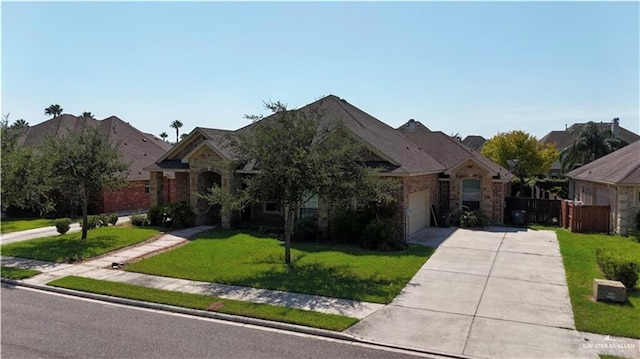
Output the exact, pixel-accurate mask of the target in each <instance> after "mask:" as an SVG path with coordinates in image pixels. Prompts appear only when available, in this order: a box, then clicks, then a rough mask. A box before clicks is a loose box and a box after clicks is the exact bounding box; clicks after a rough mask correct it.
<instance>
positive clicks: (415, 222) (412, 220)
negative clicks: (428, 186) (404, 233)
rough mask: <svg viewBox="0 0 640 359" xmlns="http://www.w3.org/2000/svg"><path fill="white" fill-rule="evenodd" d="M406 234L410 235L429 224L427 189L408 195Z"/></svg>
mask: <svg viewBox="0 0 640 359" xmlns="http://www.w3.org/2000/svg"><path fill="white" fill-rule="evenodd" d="M408 212H409V213H408V215H407V222H409V224H408V227H409V230H408V232H409V233H408V234H409V235H412V234H414V233H416V232H417V231H419V230H421V229H422V228H424V227H426V226H428V225H429V215H430V213H429V191H420V192H415V193H411V194H410V195H409V211H408Z"/></svg>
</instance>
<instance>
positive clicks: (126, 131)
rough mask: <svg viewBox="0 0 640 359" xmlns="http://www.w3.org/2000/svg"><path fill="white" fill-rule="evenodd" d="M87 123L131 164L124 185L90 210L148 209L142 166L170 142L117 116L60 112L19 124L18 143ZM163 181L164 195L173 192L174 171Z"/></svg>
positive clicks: (77, 128) (30, 143)
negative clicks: (49, 116) (86, 115)
mask: <svg viewBox="0 0 640 359" xmlns="http://www.w3.org/2000/svg"><path fill="white" fill-rule="evenodd" d="M87 126H89V127H93V128H95V129H97V130H98V131H99V132H100V133H102V134H104V135H106V136H107V137H108V138H109V140H110V141H111V143H114V144H116V145H117V146H118V150H119V152H120V155H121V157H122V159H123V160H124V161H125V162H127V163H129V164H130V165H129V171H128V173H127V182H128V183H127V186H126V187H124V188H122V189H120V190H117V191H112V192H104V193H101V194H100V195H99V196H98V197H97V198H95V199H94V200H93V201H92V204H91V209H92V212H95V213H104V212H127V211H136V210H146V209H148V208H149V207H150V203H151V195H150V187H149V172H148V171H146V170H145V169H144V167H146V166H149V165H151V164H153V161H155V160H156V159H158V158H159V157H160V156H162V155H163V154H165V153H166V152H167V151H168V150H170V149H171V147H172V146H171V145H170V144H169V143H167V142H165V141H162V140H161V139H159V138H156V137H155V136H153V135H151V134H148V133H143V132H141V131H139V130H138V129H136V128H135V127H133V126H131V125H130V124H129V123H127V122H124V121H122V120H121V119H119V118H118V117H115V116H111V117H109V118H106V119H104V120H95V119H93V118H85V117H76V116H73V115H69V114H63V115H60V116H58V117H55V118H52V119H50V120H48V121H45V122H42V123H40V124H37V125H34V126H29V127H24V128H21V129H20V136H19V137H18V142H17V144H18V146H23V147H38V146H39V145H41V144H42V143H43V142H44V140H45V138H46V137H47V136H49V135H52V136H56V137H62V136H64V135H65V134H67V133H70V132H73V133H79V132H81V131H82V130H83V129H84V128H85V127H87ZM163 181H164V182H165V183H166V185H165V190H166V192H167V193H166V197H167V198H170V197H173V196H175V184H174V180H173V174H169V173H168V174H167V177H165V178H163Z"/></svg>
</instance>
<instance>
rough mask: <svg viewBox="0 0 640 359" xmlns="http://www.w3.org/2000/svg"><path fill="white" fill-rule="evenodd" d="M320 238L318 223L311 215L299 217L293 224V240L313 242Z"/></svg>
mask: <svg viewBox="0 0 640 359" xmlns="http://www.w3.org/2000/svg"><path fill="white" fill-rule="evenodd" d="M318 239H320V231H319V230H318V224H317V223H316V221H315V220H314V219H313V218H311V217H305V218H300V219H298V220H297V221H296V223H295V224H294V225H293V240H294V241H296V242H303V241H310V242H315V241H317V240H318Z"/></svg>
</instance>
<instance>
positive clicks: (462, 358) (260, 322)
mask: <svg viewBox="0 0 640 359" xmlns="http://www.w3.org/2000/svg"><path fill="white" fill-rule="evenodd" d="M0 282H1V283H2V284H8V285H13V286H22V287H27V288H32V289H38V290H42V291H47V292H54V293H59V294H65V295H71V296H76V297H81V298H87V299H94V300H100V301H104V302H110V303H116V304H122V305H129V306H133V307H140V308H146V309H154V310H161V311H166V312H171V313H178V314H187V315H193V316H199V317H206V318H212V319H218V320H224V321H229V322H235V323H242V324H249V325H255V326H260V327H267V328H273V329H280V330H286V331H290V332H296V333H301V334H309V335H315V336H319V337H325V338H332V339H338V340H344V341H348V342H354V343H361V344H368V345H373V346H379V347H385V348H389V349H397V350H403V351H408V352H415V353H420V354H432V355H437V356H441V357H446V358H454V359H474V358H473V357H469V356H466V355H462V354H451V353H443V352H438V351H434V350H431V351H429V350H424V349H419V348H411V347H401V346H398V345H393V344H387V343H380V342H375V341H371V340H366V339H361V338H358V337H356V336H353V335H350V334H345V333H341V332H334V331H331V330H326V329H317V328H310V327H305V326H302V325H296V324H288V323H281V322H275V321H270V320H264V319H257V318H250V317H243V316H238V315H232V314H224V313H216V312H209V311H205V310H198V309H190V308H183V307H177V306H173V305H168V304H158V303H151V302H145V301H141V300H134V299H127V298H120V297H113V296H109V295H103V294H95V293H89V292H82V291H78V290H73V289H66V288H58V287H53V286H48V285H41V284H32V283H26V282H24V281H21V280H14V279H7V278H0Z"/></svg>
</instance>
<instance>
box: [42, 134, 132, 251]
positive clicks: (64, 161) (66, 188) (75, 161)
mask: <svg viewBox="0 0 640 359" xmlns="http://www.w3.org/2000/svg"><path fill="white" fill-rule="evenodd" d="M43 147H44V148H43V152H45V153H49V154H50V155H51V159H50V162H51V166H52V167H53V168H54V169H55V171H54V172H53V174H52V182H53V184H54V186H55V188H59V189H60V190H61V192H62V194H63V195H64V196H66V197H68V198H70V199H72V200H75V201H77V202H78V203H80V205H81V207H82V239H86V238H87V212H88V206H89V199H90V198H91V197H92V196H94V195H97V194H98V193H99V192H100V191H101V190H112V189H115V188H119V187H122V186H123V185H124V184H125V178H126V171H127V169H128V168H129V166H128V164H127V163H125V162H124V161H123V160H122V159H121V158H120V154H119V153H118V149H117V147H116V146H115V145H113V144H111V143H110V142H109V139H108V138H107V137H106V136H104V135H103V134H101V133H99V132H98V131H97V130H95V129H93V128H85V129H84V131H83V132H82V133H71V134H68V135H66V136H64V137H62V138H58V137H49V138H47V141H46V142H45V144H44V146H43Z"/></svg>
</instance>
